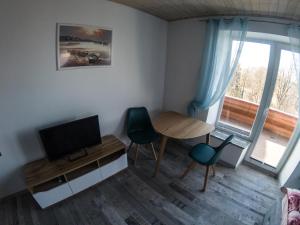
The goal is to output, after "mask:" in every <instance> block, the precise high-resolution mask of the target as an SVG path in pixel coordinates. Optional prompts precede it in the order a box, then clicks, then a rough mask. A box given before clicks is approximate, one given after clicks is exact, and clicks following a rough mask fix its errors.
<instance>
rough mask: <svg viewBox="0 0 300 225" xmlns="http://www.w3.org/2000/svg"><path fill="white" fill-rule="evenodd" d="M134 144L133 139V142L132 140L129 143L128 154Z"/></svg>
mask: <svg viewBox="0 0 300 225" xmlns="http://www.w3.org/2000/svg"><path fill="white" fill-rule="evenodd" d="M132 145H133V141H131V142H130V145H129V147H128V148H127V154H128V153H129V151H130V149H131V147H132Z"/></svg>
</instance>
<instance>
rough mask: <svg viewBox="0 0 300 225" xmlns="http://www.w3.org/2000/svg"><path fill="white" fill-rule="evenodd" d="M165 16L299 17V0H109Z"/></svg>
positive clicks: (169, 18) (173, 18)
mask: <svg viewBox="0 0 300 225" xmlns="http://www.w3.org/2000/svg"><path fill="white" fill-rule="evenodd" d="M111 1H113V2H117V3H120V4H124V5H127V6H130V7H132V8H136V9H139V10H141V11H144V12H147V13H149V14H152V15H154V16H157V17H160V18H162V19H164V20H168V21H173V20H180V19H186V18H194V17H204V16H216V15H225V16H226V15H247V16H271V17H278V18H279V17H280V18H284V19H293V20H297V21H299V20H300V0H111Z"/></svg>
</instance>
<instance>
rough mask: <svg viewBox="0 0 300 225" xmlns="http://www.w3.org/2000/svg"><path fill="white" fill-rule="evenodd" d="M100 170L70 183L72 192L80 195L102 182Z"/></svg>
mask: <svg viewBox="0 0 300 225" xmlns="http://www.w3.org/2000/svg"><path fill="white" fill-rule="evenodd" d="M102 180H103V179H102V175H101V171H100V168H99V169H95V170H93V171H91V172H89V173H87V174H84V175H82V176H80V177H78V178H76V179H74V180H71V181H69V184H70V187H71V189H72V191H73V192H74V194H75V193H78V192H80V191H82V190H84V189H87V188H89V187H91V186H93V185H95V184H97V183H98V182H100V181H102Z"/></svg>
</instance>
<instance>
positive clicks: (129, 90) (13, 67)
mask: <svg viewBox="0 0 300 225" xmlns="http://www.w3.org/2000/svg"><path fill="white" fill-rule="evenodd" d="M57 22H60V23H76V24H88V25H95V26H105V27H111V28H112V29H113V66H111V67H105V68H86V69H74V70H65V71H56V64H55V60H56V58H55V56H56V55H55V54H56V44H55V40H56V23H57ZM0 27H1V35H0V51H1V54H0V68H1V70H0V151H1V152H2V153H3V156H2V157H0V197H2V196H5V195H8V194H10V193H13V192H16V191H19V190H21V189H24V187H25V186H24V181H23V174H22V170H21V168H22V166H23V165H24V164H25V163H27V162H29V161H32V160H34V159H37V158H40V157H43V156H44V151H43V150H42V148H41V146H40V144H39V141H38V136H37V130H38V129H39V128H41V127H44V126H47V125H49V124H53V123H56V122H58V121H66V120H70V119H74V118H77V117H81V116H85V115H91V114H99V116H100V126H101V132H102V134H103V135H105V134H111V133H113V134H116V135H117V136H122V132H123V123H124V115H125V111H126V109H127V108H128V107H130V106H140V105H145V106H147V107H148V108H149V109H150V110H151V111H156V110H159V109H161V107H162V104H163V91H164V74H165V59H166V36H167V23H166V22H165V21H163V20H160V19H158V18H155V17H153V16H150V15H148V14H144V13H142V12H139V11H137V10H134V9H131V8H128V7H125V6H122V5H119V4H115V3H111V2H108V1H101V0H87V1H79V0H60V1H58V0H51V1H46V0H29V1H16V0H10V1H6V0H5V1H4V2H3V1H2V2H1V8H0Z"/></svg>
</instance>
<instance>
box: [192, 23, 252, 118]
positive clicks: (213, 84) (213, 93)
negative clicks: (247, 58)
mask: <svg viewBox="0 0 300 225" xmlns="http://www.w3.org/2000/svg"><path fill="white" fill-rule="evenodd" d="M247 25H248V21H247V19H242V18H234V19H232V20H226V19H210V20H209V21H208V22H207V28H206V38H205V49H204V54H203V55H202V62H201V69H200V74H199V75H200V76H199V80H198V86H197V92H196V96H195V98H194V100H193V101H192V102H191V103H190V104H189V106H188V112H189V114H190V115H192V116H195V115H196V114H197V113H199V112H200V111H202V110H205V109H208V108H209V107H210V106H212V105H213V104H214V103H216V102H217V101H218V100H219V99H220V98H221V97H223V96H224V94H225V91H226V88H227V86H228V84H229V82H230V80H231V78H232V75H233V74H234V71H235V69H236V66H237V63H238V60H239V57H240V55H241V51H242V48H243V44H244V40H245V38H246V33H247Z"/></svg>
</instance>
